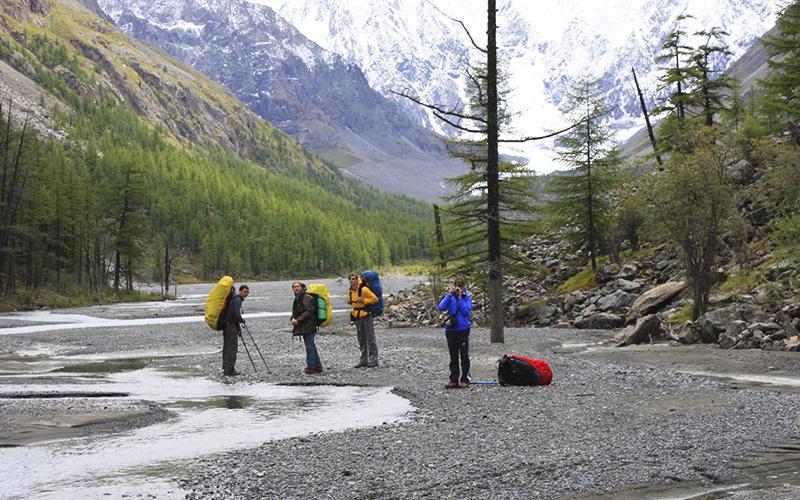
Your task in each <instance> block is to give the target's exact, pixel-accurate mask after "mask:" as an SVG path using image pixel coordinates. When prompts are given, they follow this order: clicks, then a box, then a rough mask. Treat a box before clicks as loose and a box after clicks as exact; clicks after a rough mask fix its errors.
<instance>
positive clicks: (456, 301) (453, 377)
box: [439, 277, 472, 389]
mask: <svg viewBox="0 0 800 500" xmlns="http://www.w3.org/2000/svg"><path fill="white" fill-rule="evenodd" d="M439 310H440V311H447V320H446V321H445V325H444V333H445V337H447V350H448V351H449V352H450V381H449V382H447V385H446V386H445V387H446V388H448V389H453V388H456V387H460V388H462V389H466V388H468V387H469V383H470V379H469V367H470V365H469V330H470V328H471V327H472V323H471V322H470V314H472V297H471V296H470V295H469V294H468V293H467V283H466V281H465V280H464V278H461V277H457V278H455V279H454V280H453V283H452V284H451V285H450V286H448V287H447V295H445V296H444V298H443V299H442V300H441V302H439ZM459 357H460V358H461V373H460V374H459V371H458V368H459ZM459 375H460V376H459Z"/></svg>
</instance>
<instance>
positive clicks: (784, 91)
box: [761, 0, 800, 127]
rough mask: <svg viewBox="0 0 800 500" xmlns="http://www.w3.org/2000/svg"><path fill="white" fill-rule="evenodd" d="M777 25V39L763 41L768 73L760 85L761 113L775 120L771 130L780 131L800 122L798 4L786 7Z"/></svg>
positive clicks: (780, 14) (799, 11)
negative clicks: (761, 96)
mask: <svg viewBox="0 0 800 500" xmlns="http://www.w3.org/2000/svg"><path fill="white" fill-rule="evenodd" d="M776 24H777V28H778V30H779V32H780V36H778V37H774V38H769V39H767V40H765V41H764V44H765V45H766V47H767V54H768V59H767V64H768V66H769V68H770V70H771V71H770V73H769V75H768V76H767V78H766V79H764V80H763V81H762V82H761V83H762V85H763V86H764V90H765V98H764V100H763V110H764V112H765V113H766V114H767V115H768V116H771V117H775V120H774V121H773V126H774V127H783V126H785V123H786V121H787V120H788V121H791V122H793V123H797V122H798V121H800V92H798V88H799V87H800V83H798V82H800V2H798V1H797V0H794V1H792V2H790V3H789V4H788V5H786V6H785V7H784V8H783V9H782V10H781V12H780V13H779V15H778V21H777V23H776ZM771 121H772V120H771Z"/></svg>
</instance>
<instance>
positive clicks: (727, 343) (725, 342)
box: [717, 333, 736, 349]
mask: <svg viewBox="0 0 800 500" xmlns="http://www.w3.org/2000/svg"><path fill="white" fill-rule="evenodd" d="M717 343H718V344H719V346H720V347H721V348H722V349H730V348H731V347H733V346H734V345H736V338H735V337H731V336H730V335H728V334H727V333H721V334H719V339H718V340H717Z"/></svg>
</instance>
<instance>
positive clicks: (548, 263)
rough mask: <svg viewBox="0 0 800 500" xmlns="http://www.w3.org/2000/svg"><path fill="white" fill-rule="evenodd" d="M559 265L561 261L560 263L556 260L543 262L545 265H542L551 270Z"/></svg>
mask: <svg viewBox="0 0 800 500" xmlns="http://www.w3.org/2000/svg"><path fill="white" fill-rule="evenodd" d="M560 263H561V261H560V260H558V259H550V260H548V261H547V262H545V263H544V265H545V266H546V267H549V268H553V267H558V265H559V264H560Z"/></svg>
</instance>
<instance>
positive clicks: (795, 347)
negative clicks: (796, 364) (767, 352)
mask: <svg viewBox="0 0 800 500" xmlns="http://www.w3.org/2000/svg"><path fill="white" fill-rule="evenodd" d="M783 348H784V349H785V350H787V351H793V352H797V351H800V337H790V338H788V339H786V340H784V341H783Z"/></svg>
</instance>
